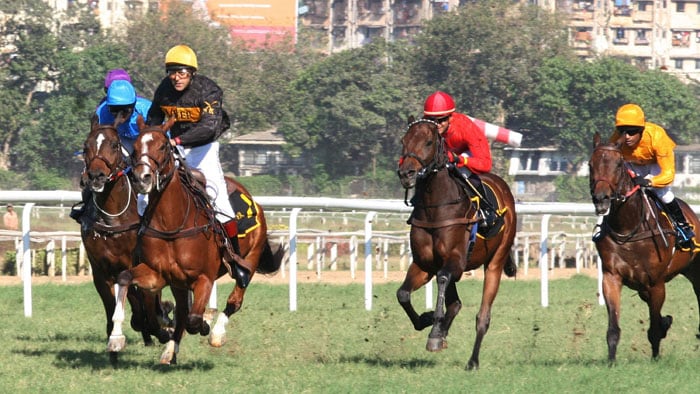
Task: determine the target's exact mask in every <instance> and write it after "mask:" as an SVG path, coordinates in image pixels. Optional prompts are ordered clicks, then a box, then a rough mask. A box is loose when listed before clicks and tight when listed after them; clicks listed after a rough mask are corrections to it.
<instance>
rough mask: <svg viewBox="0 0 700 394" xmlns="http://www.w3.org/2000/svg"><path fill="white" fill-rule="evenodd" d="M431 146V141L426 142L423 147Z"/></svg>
mask: <svg viewBox="0 0 700 394" xmlns="http://www.w3.org/2000/svg"><path fill="white" fill-rule="evenodd" d="M432 144H433V140H428V142H426V143H425V146H430V145H432Z"/></svg>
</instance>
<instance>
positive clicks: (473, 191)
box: [452, 167, 505, 239]
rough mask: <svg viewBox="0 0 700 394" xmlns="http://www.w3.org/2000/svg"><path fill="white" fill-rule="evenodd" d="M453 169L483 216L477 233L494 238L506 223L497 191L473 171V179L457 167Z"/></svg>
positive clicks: (471, 175) (458, 181)
mask: <svg viewBox="0 0 700 394" xmlns="http://www.w3.org/2000/svg"><path fill="white" fill-rule="evenodd" d="M452 171H453V172H452V173H453V174H454V175H456V176H455V177H454V178H456V179H457V183H459V184H460V185H461V186H462V187H463V188H464V190H465V191H466V192H467V195H469V196H470V198H471V199H472V201H473V202H474V203H475V204H476V208H477V212H479V215H480V216H481V220H479V222H478V223H477V234H478V235H479V236H480V237H481V238H485V239H489V238H493V237H494V236H496V234H498V233H499V232H500V231H501V229H502V228H503V224H504V223H505V221H504V219H503V212H504V209H503V208H501V207H499V205H498V198H497V197H496V193H495V192H494V191H493V189H492V188H491V186H490V185H489V184H488V183H486V182H483V181H482V180H481V178H479V177H478V175H476V174H474V173H471V174H470V175H469V178H472V180H468V178H467V177H465V176H464V174H462V173H461V172H460V171H459V170H458V169H457V168H455V167H452ZM474 178H476V179H474ZM477 182H478V183H477Z"/></svg>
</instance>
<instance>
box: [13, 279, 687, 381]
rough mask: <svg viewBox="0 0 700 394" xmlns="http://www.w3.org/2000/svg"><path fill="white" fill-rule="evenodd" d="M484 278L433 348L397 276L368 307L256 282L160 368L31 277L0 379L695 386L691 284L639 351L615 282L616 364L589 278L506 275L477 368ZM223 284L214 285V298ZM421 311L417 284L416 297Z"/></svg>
mask: <svg viewBox="0 0 700 394" xmlns="http://www.w3.org/2000/svg"><path fill="white" fill-rule="evenodd" d="M481 285H482V283H481V281H478V280H465V281H462V282H460V284H459V291H460V295H461V298H462V302H463V304H464V307H463V309H462V312H461V314H460V315H459V316H458V317H457V318H456V319H455V323H454V325H453V328H452V330H451V333H450V337H449V344H450V347H449V348H448V349H446V350H445V351H443V352H441V353H428V352H426V351H425V350H424V348H425V342H426V339H427V335H428V332H427V330H426V331H423V332H416V331H414V330H413V328H412V326H411V325H410V323H409V321H408V318H407V317H406V316H405V315H404V312H403V310H402V309H401V308H400V307H399V305H398V303H397V302H396V297H395V291H396V288H397V287H398V284H397V283H392V284H382V285H376V286H375V287H374V301H373V310H372V311H365V310H364V302H363V295H364V289H363V287H362V285H359V284H354V285H343V286H339V285H330V284H302V285H300V286H299V289H298V310H297V311H296V312H289V311H288V305H289V304H288V288H287V286H284V285H271V284H259V283H255V282H253V283H252V284H251V287H250V288H249V290H248V293H247V297H246V302H245V305H244V307H243V310H242V312H241V313H239V314H238V315H236V316H235V317H234V318H233V319H232V320H231V322H230V323H229V325H228V327H227V330H228V333H227V343H226V344H225V345H224V346H223V347H222V348H218V349H214V348H210V347H209V346H208V345H207V344H206V338H204V337H194V336H186V337H185V338H184V339H183V342H182V346H181V348H180V353H179V360H178V361H179V364H178V365H175V366H161V365H158V358H159V355H160V353H161V350H162V349H161V346H160V345H158V346H157V347H150V348H146V347H144V346H143V345H142V344H141V343H140V337H139V336H138V335H137V334H136V333H134V332H133V331H132V330H131V329H127V330H126V334H127V340H128V345H127V348H126V349H125V351H124V353H122V355H121V359H120V361H121V363H120V365H119V367H117V368H113V367H112V366H111V365H110V364H109V362H108V355H107V353H106V352H105V345H106V339H105V334H104V318H103V312H102V307H101V304H100V302H99V300H98V297H97V295H96V293H95V291H94V289H93V287H92V284H90V283H86V284H79V285H56V284H47V285H38V286H34V288H33V299H34V307H33V316H32V317H30V318H25V317H24V310H23V306H22V305H23V303H22V302H23V301H22V287H21V286H4V287H0V321H1V322H2V324H0V362H2V368H0V387H2V391H3V392H31V393H43V392H51V393H64V392H70V393H97V392H110V393H172V392H185V393H218V392H236V393H238V392H254V393H403V392H407V393H432V392H446V393H465V392H478V393H619V392H624V393H629V392H631V393H658V392H667V393H690V392H697V391H698V384H700V373H699V371H698V369H699V368H700V341H699V340H697V339H696V338H695V334H696V332H697V326H698V307H697V304H696V302H695V297H694V296H693V294H692V289H691V287H690V284H689V283H688V282H687V281H686V280H685V279H684V278H678V279H676V280H674V281H673V282H671V283H670V284H669V289H668V296H667V300H666V306H665V308H664V313H666V314H671V315H673V317H674V323H673V326H672V328H671V330H670V331H669V334H668V337H667V338H666V339H664V340H663V342H662V344H661V356H662V357H661V359H660V360H658V361H652V360H651V359H650V352H651V350H650V347H649V344H648V341H647V339H646V330H647V327H648V318H647V310H646V306H645V305H644V304H643V303H642V302H641V300H639V298H638V297H637V296H636V295H635V293H633V292H632V291H630V290H625V291H624V293H623V305H622V307H623V309H622V320H621V326H622V339H621V344H620V346H619V348H618V363H617V365H616V366H615V367H613V368H609V367H608V365H607V362H606V357H607V356H606V355H607V350H606V344H605V331H606V329H607V317H606V312H605V307H603V306H599V305H598V304H597V302H596V287H597V286H596V282H595V279H592V278H589V277H584V276H575V277H573V278H571V279H559V280H554V281H551V283H550V306H549V307H547V308H542V307H541V306H540V305H539V300H540V293H539V292H540V288H539V282H538V281H525V280H519V281H510V280H509V281H505V282H504V283H503V284H502V285H501V290H500V292H499V295H498V298H497V299H496V303H495V307H494V311H493V316H492V324H491V329H490V331H489V333H488V334H487V336H486V338H485V340H484V344H483V346H482V352H481V369H480V370H479V371H475V372H474V371H472V372H468V371H465V370H464V366H465V364H466V362H467V359H468V357H469V354H470V352H471V347H472V345H473V342H474V316H475V314H476V311H477V308H478V303H479V301H480V298H481ZM230 286H231V285H230V284H229V285H223V286H220V287H219V293H218V294H219V300H220V305H223V302H224V298H225V296H226V295H227V294H228V292H229V291H230ZM414 303H415V305H416V306H417V309H418V310H422V308H423V305H424V296H423V293H422V290H421V291H419V292H418V293H416V295H415V296H414Z"/></svg>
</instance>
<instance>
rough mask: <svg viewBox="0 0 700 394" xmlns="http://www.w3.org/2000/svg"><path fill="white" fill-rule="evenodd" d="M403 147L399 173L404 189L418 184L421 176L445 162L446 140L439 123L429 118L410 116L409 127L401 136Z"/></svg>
mask: <svg viewBox="0 0 700 394" xmlns="http://www.w3.org/2000/svg"><path fill="white" fill-rule="evenodd" d="M401 144H402V145H403V149H402V151H401V158H400V159H399V168H398V170H397V173H398V175H399V180H401V185H402V186H403V187H404V189H411V188H413V187H415V186H416V182H417V180H418V179H419V178H421V177H423V176H425V174H426V173H428V172H430V171H431V170H435V169H437V168H438V167H440V166H441V165H443V164H445V162H446V161H445V160H446V158H445V155H444V140H443V139H442V137H440V134H439V133H438V125H437V123H435V122H434V121H432V120H429V119H418V120H415V118H414V117H413V116H411V117H409V118H408V129H407V130H406V134H404V136H403V138H401Z"/></svg>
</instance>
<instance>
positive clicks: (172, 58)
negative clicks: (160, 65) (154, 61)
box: [165, 45, 198, 70]
mask: <svg viewBox="0 0 700 394" xmlns="http://www.w3.org/2000/svg"><path fill="white" fill-rule="evenodd" d="M169 65H183V66H187V67H192V68H193V69H195V70H196V69H197V68H198V67H197V55H195V53H194V51H193V50H192V48H190V47H188V46H187V45H175V46H174V47H172V48H170V50H169V51H168V53H166V54H165V66H166V67H167V66H169Z"/></svg>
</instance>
